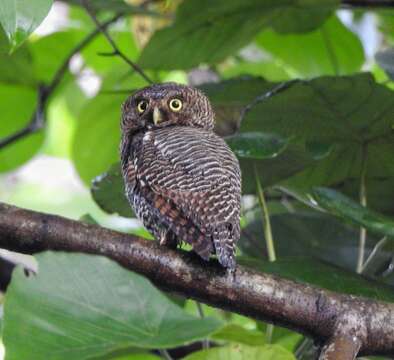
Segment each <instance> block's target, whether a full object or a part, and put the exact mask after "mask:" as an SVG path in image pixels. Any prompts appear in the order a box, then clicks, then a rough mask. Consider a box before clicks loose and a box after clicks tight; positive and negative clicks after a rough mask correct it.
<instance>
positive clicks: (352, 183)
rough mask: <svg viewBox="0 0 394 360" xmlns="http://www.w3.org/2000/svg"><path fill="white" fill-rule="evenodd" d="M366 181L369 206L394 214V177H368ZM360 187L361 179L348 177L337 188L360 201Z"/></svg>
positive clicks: (384, 212) (386, 213) (387, 213)
mask: <svg viewBox="0 0 394 360" xmlns="http://www.w3.org/2000/svg"><path fill="white" fill-rule="evenodd" d="M365 183H366V188H367V192H368V194H367V197H368V207H370V208H371V209H374V210H375V211H378V212H381V213H383V214H385V215H394V202H393V199H394V178H393V177H391V178H390V177H388V178H376V179H374V178H367V179H366V182H365ZM359 187H360V180H359V179H347V180H346V181H344V182H342V183H340V184H339V186H336V187H335V188H336V190H338V191H341V192H343V193H344V194H345V195H347V196H350V197H351V198H352V199H355V200H357V201H358V199H359Z"/></svg>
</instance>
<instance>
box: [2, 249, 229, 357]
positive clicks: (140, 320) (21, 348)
mask: <svg viewBox="0 0 394 360" xmlns="http://www.w3.org/2000/svg"><path fill="white" fill-rule="evenodd" d="M37 260H38V262H39V272H38V275H36V276H30V277H26V275H25V274H24V272H23V270H22V269H20V268H18V269H17V270H16V272H15V273H14V276H13V280H12V283H11V285H10V287H9V288H8V292H7V298H6V304H5V309H4V328H3V341H4V344H5V346H6V348H7V355H6V359H7V360H13V359H15V360H20V359H35V360H40V359H49V358H50V359H53V360H61V359H75V360H78V359H87V358H91V357H94V356H99V355H103V354H106V353H109V352H112V351H114V350H116V349H122V348H128V347H133V346H135V347H141V348H166V347H174V346H178V345H181V344H184V343H186V342H191V341H194V340H197V339H201V338H204V337H206V336H208V335H209V334H210V333H212V332H214V331H215V330H217V329H218V327H219V326H221V323H220V322H219V321H218V320H214V319H211V318H204V319H201V318H195V317H193V316H191V315H188V314H186V313H185V312H184V311H183V310H182V309H181V308H179V307H178V306H176V305H174V304H173V303H172V302H171V301H170V300H168V298H167V297H166V296H164V295H163V294H162V293H161V292H160V291H159V290H157V289H156V288H154V287H153V286H152V285H151V284H150V282H149V281H148V280H146V279H145V278H143V277H141V276H139V275H137V274H135V273H132V272H130V271H127V270H125V269H123V268H122V267H120V266H119V265H118V264H116V263H114V262H112V261H110V260H108V259H106V258H104V257H98V256H91V255H83V254H67V253H51V252H47V253H43V254H40V255H38V256H37Z"/></svg>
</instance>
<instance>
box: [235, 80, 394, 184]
mask: <svg viewBox="0 0 394 360" xmlns="http://www.w3.org/2000/svg"><path fill="white" fill-rule="evenodd" d="M393 109H394V92H393V91H391V90H389V89H388V88H387V87H385V86H382V85H380V84H377V83H376V82H375V81H374V79H373V78H372V76H371V75H370V74H358V75H354V76H344V77H321V78H316V79H314V80H311V81H302V82H299V83H296V84H294V85H293V86H291V87H290V88H288V89H286V90H284V91H283V92H281V93H280V94H277V95H276V96H272V97H270V98H268V99H266V100H265V101H262V102H260V103H258V104H256V106H254V107H253V108H252V109H251V111H249V112H248V113H247V115H246V118H245V119H244V121H243V122H242V124H241V129H240V131H241V132H255V131H260V132H273V133H275V134H278V135H280V136H282V137H284V138H287V137H290V136H293V137H294V139H295V140H294V141H296V143H298V144H299V145H300V146H301V147H303V148H304V150H306V149H305V144H306V143H311V142H315V143H316V142H317V143H322V144H326V146H329V145H333V149H332V150H331V152H330V154H329V155H328V156H325V157H324V158H323V159H321V160H320V161H316V162H315V163H314V164H312V165H313V166H310V167H309V168H308V169H307V170H305V171H303V172H302V173H301V174H299V175H297V176H295V177H293V178H292V179H291V182H289V184H291V185H293V186H300V187H308V186H312V185H319V184H322V185H331V184H336V183H339V182H341V181H344V180H345V179H348V178H357V177H359V175H360V173H361V164H362V149H363V147H364V146H367V152H368V156H367V159H368V160H367V177H368V178H385V177H392V176H394V157H393V156H392V154H393V153H394V132H393V130H392V125H393V119H392V116H391V114H392V112H393ZM366 144H368V145H366Z"/></svg>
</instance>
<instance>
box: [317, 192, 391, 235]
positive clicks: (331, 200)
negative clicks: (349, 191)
mask: <svg viewBox="0 0 394 360" xmlns="http://www.w3.org/2000/svg"><path fill="white" fill-rule="evenodd" d="M312 194H313V196H314V198H315V200H316V201H317V203H318V204H319V205H320V206H321V207H323V208H324V209H326V210H327V211H329V212H330V213H332V214H334V215H336V216H339V217H341V218H343V219H345V220H348V221H350V222H352V223H353V224H356V225H361V226H362V227H364V228H366V229H367V230H370V231H372V232H374V233H375V234H381V235H386V236H390V237H394V220H393V219H390V218H388V217H387V216H384V215H381V214H379V213H377V212H376V211H373V210H371V209H368V208H366V207H363V206H361V205H360V204H359V203H357V202H355V201H354V200H352V199H350V198H348V197H347V196H345V195H343V194H341V193H340V192H338V191H335V190H332V189H328V188H315V189H314V190H313V192H312Z"/></svg>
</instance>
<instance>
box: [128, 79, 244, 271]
mask: <svg viewBox="0 0 394 360" xmlns="http://www.w3.org/2000/svg"><path fill="white" fill-rule="evenodd" d="M174 99H176V101H179V102H174V103H171V102H173V101H174ZM180 104H181V105H180ZM143 105H144V106H143ZM172 105H174V106H173V108H172V107H171V106H172ZM175 105H180V108H181V109H179V110H178V109H176V108H175ZM158 119H159V121H157V120H158ZM213 125H214V116H213V112H212V109H211V106H210V104H209V101H208V99H207V98H206V97H205V96H204V95H203V94H202V93H201V92H200V91H198V90H196V89H194V88H191V87H187V86H183V85H177V84H173V83H167V84H162V85H154V86H151V87H148V88H145V89H142V90H140V91H139V92H137V93H135V94H134V95H133V96H131V97H130V98H129V99H127V100H126V102H125V104H124V105H123V116H122V144H121V157H122V169H123V176H124V179H125V186H126V194H127V197H128V199H129V201H130V204H131V205H132V206H133V208H134V210H135V212H136V214H137V216H138V217H139V218H140V219H141V221H142V222H143V224H144V226H145V227H146V228H147V229H148V230H149V231H150V232H151V233H152V234H153V235H154V237H155V238H156V239H158V240H159V241H160V243H161V244H167V245H172V246H176V245H177V244H178V243H180V242H181V241H185V242H187V243H189V244H191V245H192V247H193V250H194V251H195V252H197V253H198V254H199V255H200V256H201V257H202V258H204V259H208V258H209V256H210V254H211V253H213V252H215V253H216V254H217V256H218V259H219V262H220V263H221V264H222V265H223V266H224V267H227V268H231V269H233V268H234V267H235V258H234V253H235V248H234V246H235V243H236V241H237V240H238V239H239V235H240V226H239V217H240V198H241V178H240V169H239V165H238V161H237V159H236V158H235V156H234V154H233V153H232V152H231V150H230V149H229V148H228V146H227V145H226V143H225V142H224V141H223V140H222V139H221V138H220V137H218V136H217V135H216V134H215V133H214V132H213V131H212V129H213Z"/></svg>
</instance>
